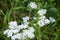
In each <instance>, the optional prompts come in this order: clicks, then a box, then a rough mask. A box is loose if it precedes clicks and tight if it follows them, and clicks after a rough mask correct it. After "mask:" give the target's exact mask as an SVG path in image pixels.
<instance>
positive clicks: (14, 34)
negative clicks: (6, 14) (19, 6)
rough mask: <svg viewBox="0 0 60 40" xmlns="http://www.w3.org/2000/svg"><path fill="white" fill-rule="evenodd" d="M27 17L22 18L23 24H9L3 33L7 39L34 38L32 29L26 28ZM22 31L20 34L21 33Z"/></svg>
mask: <svg viewBox="0 0 60 40" xmlns="http://www.w3.org/2000/svg"><path fill="white" fill-rule="evenodd" d="M27 20H29V17H28V16H26V17H23V22H24V24H21V25H18V24H17V22H16V21H11V22H9V28H8V29H7V30H5V31H4V34H5V35H7V37H10V38H11V40H16V39H18V40H25V39H26V38H27V37H28V38H30V39H32V38H34V37H35V35H34V31H35V30H34V28H33V27H29V26H28V21H27ZM21 30H22V32H21Z"/></svg>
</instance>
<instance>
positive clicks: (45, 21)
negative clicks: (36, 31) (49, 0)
mask: <svg viewBox="0 0 60 40" xmlns="http://www.w3.org/2000/svg"><path fill="white" fill-rule="evenodd" d="M46 12H47V10H46V9H40V10H38V12H37V13H38V14H39V15H40V18H39V19H40V20H39V21H38V24H39V26H41V27H43V26H44V25H46V24H49V23H50V22H52V23H53V22H55V19H54V18H53V17H50V18H49V19H47V18H46V17H45V15H44V14H46Z"/></svg>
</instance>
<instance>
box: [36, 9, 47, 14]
mask: <svg viewBox="0 0 60 40" xmlns="http://www.w3.org/2000/svg"><path fill="white" fill-rule="evenodd" d="M46 12H47V10H46V9H41V10H38V12H37V13H38V14H39V15H44V14H46Z"/></svg>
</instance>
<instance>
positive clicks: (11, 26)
mask: <svg viewBox="0 0 60 40" xmlns="http://www.w3.org/2000/svg"><path fill="white" fill-rule="evenodd" d="M16 26H17V22H16V21H11V22H9V28H10V29H15V28H16Z"/></svg>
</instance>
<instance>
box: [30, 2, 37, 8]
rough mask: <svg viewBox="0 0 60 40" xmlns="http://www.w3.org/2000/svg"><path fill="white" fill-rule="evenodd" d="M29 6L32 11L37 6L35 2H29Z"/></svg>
mask: <svg viewBox="0 0 60 40" xmlns="http://www.w3.org/2000/svg"><path fill="white" fill-rule="evenodd" d="M29 6H30V7H31V8H32V9H36V8H37V5H36V3H35V2H30V4H29Z"/></svg>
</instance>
